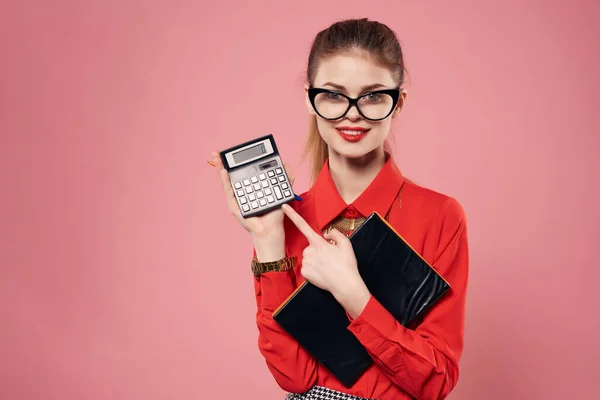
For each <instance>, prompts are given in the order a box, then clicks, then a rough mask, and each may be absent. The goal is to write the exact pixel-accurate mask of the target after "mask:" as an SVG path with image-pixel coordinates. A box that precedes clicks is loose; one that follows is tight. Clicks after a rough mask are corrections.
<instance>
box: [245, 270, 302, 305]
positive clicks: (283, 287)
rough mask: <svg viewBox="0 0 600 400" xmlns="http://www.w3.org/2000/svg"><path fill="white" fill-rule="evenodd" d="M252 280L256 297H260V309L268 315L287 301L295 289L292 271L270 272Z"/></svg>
mask: <svg viewBox="0 0 600 400" xmlns="http://www.w3.org/2000/svg"><path fill="white" fill-rule="evenodd" d="M254 280H255V281H256V282H255V285H256V286H257V287H256V292H257V295H260V297H261V307H262V309H263V311H266V312H270V313H272V312H273V311H275V309H277V307H279V305H280V304H281V303H283V302H284V301H285V300H287V298H288V297H289V296H290V295H291V294H292V292H293V291H294V289H295V288H296V285H295V284H294V280H295V275H294V270H289V271H270V272H266V273H264V274H261V275H260V276H259V277H258V279H257V278H256V277H255V278H254Z"/></svg>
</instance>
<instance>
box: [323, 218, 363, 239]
mask: <svg viewBox="0 0 600 400" xmlns="http://www.w3.org/2000/svg"><path fill="white" fill-rule="evenodd" d="M366 219H367V218H366V217H359V218H344V217H338V218H336V219H334V220H333V221H331V222H330V223H329V224H328V225H327V226H326V227H325V229H324V230H323V234H326V233H329V232H331V230H332V229H333V228H335V229H337V230H338V231H340V232H342V233H343V234H344V235H346V237H348V236H350V234H351V233H352V232H354V231H355V230H357V229H358V227H359V226H361V225H362V223H363V222H365V220H366ZM329 242H330V243H333V240H329Z"/></svg>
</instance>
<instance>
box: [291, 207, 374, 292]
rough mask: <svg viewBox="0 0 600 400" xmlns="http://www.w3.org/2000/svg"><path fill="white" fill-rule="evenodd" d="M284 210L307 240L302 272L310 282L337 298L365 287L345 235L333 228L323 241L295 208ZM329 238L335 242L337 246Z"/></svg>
mask: <svg viewBox="0 0 600 400" xmlns="http://www.w3.org/2000/svg"><path fill="white" fill-rule="evenodd" d="M281 208H282V209H283V212H284V213H285V214H286V215H287V217H288V218H289V219H290V220H291V221H292V222H293V223H294V225H296V227H297V228H298V230H299V231H300V232H301V233H302V234H303V235H304V236H305V237H306V239H307V240H308V247H306V248H305V249H304V251H303V252H302V269H301V271H300V272H301V273H302V275H303V276H304V278H305V279H306V280H307V281H309V282H310V283H312V284H313V285H315V286H318V287H320V288H321V289H324V290H327V291H329V292H331V293H332V294H333V295H334V296H336V297H337V296H338V295H346V294H348V292H349V291H351V290H352V289H353V288H356V287H357V286H360V285H361V284H362V285H364V283H363V281H362V278H361V277H360V274H359V273H358V268H357V263H356V257H355V255H354V250H353V248H352V244H351V243H350V240H349V239H348V238H347V237H346V235H344V234H343V233H341V232H340V231H338V230H337V229H333V230H331V231H330V232H329V233H327V234H325V238H323V237H321V235H320V234H319V233H317V232H315V231H314V230H313V229H312V228H311V227H310V225H309V224H308V223H307V222H306V221H305V220H304V218H302V216H300V214H298V213H297V212H296V211H295V210H294V209H293V208H292V207H290V206H289V205H287V204H286V205H283V206H282V207H281ZM326 239H327V240H331V239H332V240H333V241H334V242H335V244H331V243H329V242H328V241H327V240H326Z"/></svg>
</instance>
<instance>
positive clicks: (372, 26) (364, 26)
mask: <svg viewBox="0 0 600 400" xmlns="http://www.w3.org/2000/svg"><path fill="white" fill-rule="evenodd" d="M348 52H354V53H356V52H358V53H362V54H364V55H367V56H369V57H371V58H373V59H374V60H375V61H376V62H377V63H379V64H381V65H383V66H386V67H387V68H389V69H390V70H392V72H393V73H394V75H395V78H396V79H397V81H398V86H401V85H402V83H403V82H404V75H405V68H404V60H403V58H402V48H401V47H400V43H398V39H397V38H396V34H395V33H394V32H393V31H392V30H391V29H390V28H388V27H387V26H386V25H384V24H382V23H380V22H377V21H369V20H368V19H367V18H362V19H349V20H344V21H339V22H336V23H334V24H333V25H331V26H330V27H329V28H327V29H324V30H322V31H321V32H319V33H318V34H317V36H316V37H315V40H314V42H313V45H312V48H311V50H310V55H309V57H308V68H307V71H306V78H307V81H308V84H309V85H312V84H313V79H314V77H315V75H316V72H317V69H318V67H319V62H320V61H322V60H324V59H326V58H328V57H331V56H334V55H337V54H340V53H348ZM384 149H385V150H386V151H387V152H390V153H391V151H390V150H391V146H390V144H389V142H388V140H387V139H386V141H385V143H384ZM304 156H305V157H306V156H309V157H310V163H311V170H312V181H313V182H314V180H315V179H316V177H317V176H318V175H319V173H320V172H321V168H322V167H323V164H324V163H325V161H326V160H327V156H328V149H327V143H325V141H324V140H323V139H322V138H321V135H320V134H319V130H318V128H317V118H316V116H312V117H311V120H310V126H309V130H308V140H307V143H306V149H305V153H304Z"/></svg>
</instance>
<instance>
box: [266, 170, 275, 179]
mask: <svg viewBox="0 0 600 400" xmlns="http://www.w3.org/2000/svg"><path fill="white" fill-rule="evenodd" d="M267 175H269V178H272V177H274V176H275V172H273V170H271V171H268V172H267Z"/></svg>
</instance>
